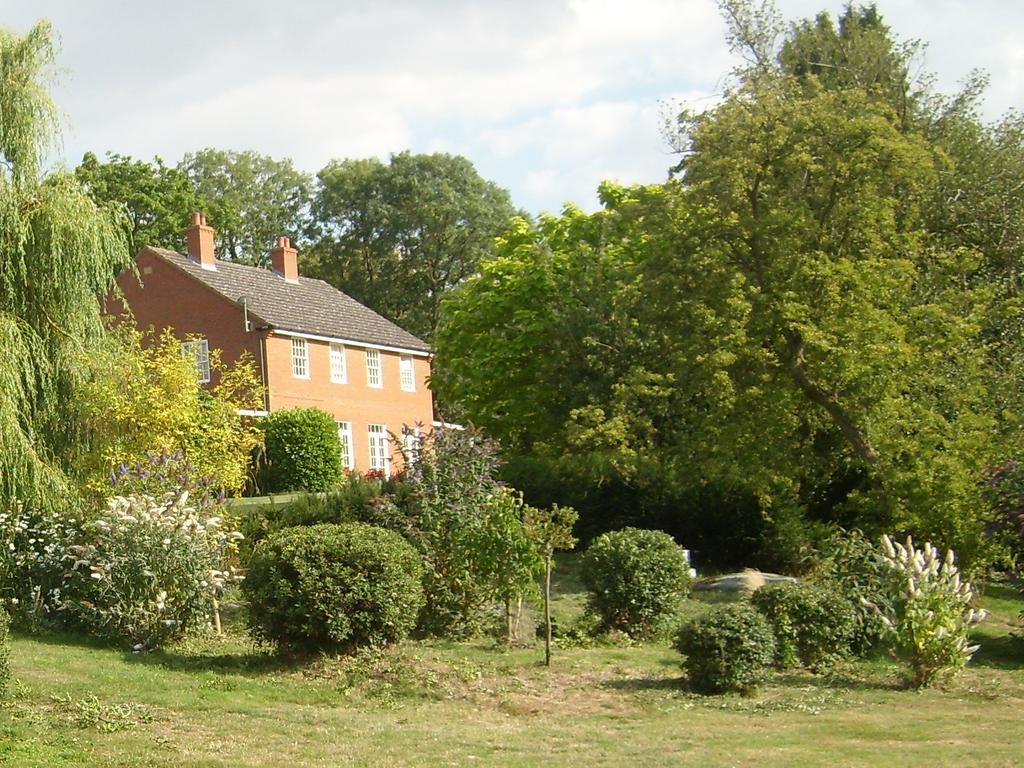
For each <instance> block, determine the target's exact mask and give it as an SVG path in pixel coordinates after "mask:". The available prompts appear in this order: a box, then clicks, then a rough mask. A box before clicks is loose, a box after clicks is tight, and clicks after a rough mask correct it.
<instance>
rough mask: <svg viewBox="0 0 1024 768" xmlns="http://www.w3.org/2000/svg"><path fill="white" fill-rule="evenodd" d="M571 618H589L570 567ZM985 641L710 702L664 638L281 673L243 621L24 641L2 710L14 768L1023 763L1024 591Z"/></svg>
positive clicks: (779, 680)
mask: <svg viewBox="0 0 1024 768" xmlns="http://www.w3.org/2000/svg"><path fill="white" fill-rule="evenodd" d="M563 571H564V572H563V573H562V574H561V576H560V578H559V580H558V586H559V589H560V592H559V601H558V604H557V609H558V612H559V613H558V615H559V618H560V621H562V622H563V623H564V624H566V625H568V624H571V622H572V621H574V620H575V618H576V617H578V615H579V612H580V611H581V608H582V599H581V596H580V594H579V584H578V582H577V581H576V579H575V575H574V573H573V569H572V568H565V569H563ZM985 599H986V603H987V607H988V608H989V609H990V610H992V611H993V616H992V619H991V620H990V622H988V623H987V624H983V625H981V627H980V628H979V632H978V635H979V639H980V640H981V642H982V644H983V647H982V650H981V651H980V652H979V654H978V655H977V657H976V660H975V662H974V663H972V665H971V667H970V668H969V669H968V670H967V671H966V672H965V673H964V674H963V675H962V676H961V677H960V678H959V679H958V680H957V681H955V682H953V683H951V684H949V685H948V686H947V687H946V688H944V689H936V690H929V691H925V692H920V693H918V692H913V691H908V690H906V689H904V688H903V686H902V668H901V667H899V666H897V665H895V664H894V663H892V662H890V661H888V660H884V659H877V660H873V661H866V662H857V663H852V664H850V665H848V666H846V667H843V668H842V669H839V670H836V671H835V672H834V673H833V674H832V675H831V677H829V678H827V679H826V678H821V677H814V676H811V675H809V674H806V673H801V672H797V673H786V674H780V675H778V676H777V677H776V678H775V680H774V681H773V682H772V683H771V684H770V685H768V686H767V687H765V688H764V689H763V690H762V691H761V692H759V693H758V694H757V695H756V696H754V697H751V698H743V697H735V696H724V697H710V698H703V697H700V696H696V695H693V694H690V693H689V692H688V691H687V690H686V689H685V685H684V681H683V680H682V679H681V670H680V667H679V657H678V656H677V654H675V653H674V652H673V651H672V650H671V649H669V648H668V647H667V646H666V645H659V644H645V645H638V646H633V647H598V648H560V649H556V651H555V656H554V664H553V666H552V667H551V668H550V669H545V668H544V667H543V666H541V665H540V664H539V663H538V662H539V659H540V658H541V655H542V654H541V650H540V648H539V647H538V648H530V649H519V650H513V651H505V650H502V649H500V648H497V647H496V646H494V645H493V644H491V643H487V642H478V643H463V644H454V643H443V642H409V643H405V644H403V645H402V646H400V647H397V648H394V649H390V650H388V651H386V652H376V653H363V654H359V655H357V656H354V657H351V658H343V659H334V658H322V659H318V660H315V661H313V662H310V663H305V664H297V663H288V662H285V661H282V660H280V659H277V658H275V657H274V656H272V655H270V654H268V653H266V652H265V651H264V650H263V649H260V648H258V647H256V646H254V645H253V644H252V643H250V642H249V640H248V639H247V638H246V637H245V635H244V634H243V633H242V632H241V630H240V628H239V627H237V626H236V627H231V628H229V630H230V631H229V633H228V636H227V637H226V638H222V639H218V638H214V637H202V638H193V639H190V640H188V641H186V642H183V643H182V644H180V645H178V646H177V647H175V648H173V649H170V650H167V651H164V652H159V653H149V654H133V653H127V652H123V651H119V650H115V649H110V648H104V647H101V646H96V645H93V644H90V643H84V642H81V641H79V640H76V639H75V638H71V637H64V636H48V637H27V636H17V635H16V636H15V638H14V643H13V655H12V667H13V675H14V678H15V682H14V683H13V684H12V686H11V690H10V694H11V695H10V696H9V699H10V701H9V703H8V704H7V705H5V706H4V707H3V708H2V709H0V765H10V766H26V767H29V766H32V767H34V766H123V767H124V768H128V767H132V768H137V767H138V768H141V767H142V766H193V767H196V768H198V767H199V766H203V767H210V768H212V767H214V766H218V767H219V766H224V767H227V766H232V767H233V768H234V767H244V766H266V765H301V766H366V767H370V766H381V767H383V766H453V765H454V766H464V765H481V766H488V765H501V766H564V765H569V764H572V763H576V762H580V761H585V763H586V764H587V766H588V768H591V767H597V766H620V765H629V764H633V765H679V766H687V765H694V766H732V765H758V766H793V765H799V766H818V765H821V766H826V765H828V766H832V765H837V764H838V765H844V766H862V765H863V766H869V765H879V766H883V765H884V766H887V765H892V764H894V763H895V762H897V761H898V762H901V763H911V762H915V761H921V762H926V763H927V764H930V765H938V766H943V765H972V766H1002V765H1006V766H1010V765H1017V764H1019V762H1020V750H1021V744H1024V719H1022V718H1021V717H1020V713H1021V711H1022V707H1024V673H1022V671H1021V670H1022V667H1024V641H1021V640H1019V639H1015V638H1013V637H1011V632H1013V631H1015V630H1017V624H1016V622H1017V617H1018V615H1019V613H1020V611H1021V610H1022V608H1024V602H1022V600H1021V599H1020V596H1019V592H1017V591H1015V590H1013V589H1010V588H1009V587H1005V586H994V587H992V588H990V589H989V590H988V593H987V595H986V598H985Z"/></svg>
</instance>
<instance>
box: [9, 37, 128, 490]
mask: <svg viewBox="0 0 1024 768" xmlns="http://www.w3.org/2000/svg"><path fill="white" fill-rule="evenodd" d="M53 62H54V46H53V39H52V32H51V29H50V27H49V25H48V24H46V23H45V22H42V23H39V24H37V25H36V26H35V27H33V28H32V29H31V31H29V32H28V33H27V34H25V35H19V34H16V33H13V32H10V31H8V30H4V29H0V350H2V354H0V509H3V508H5V507H7V506H9V505H10V504H12V503H13V501H14V500H22V501H25V502H28V503H31V504H36V505H44V506H55V505H56V504H57V503H58V502H60V501H61V500H64V499H67V498H69V497H72V496H73V495H74V494H73V493H72V489H71V488H70V487H69V483H68V480H67V475H66V473H65V468H66V465H67V461H68V458H69V457H70V456H72V455H74V454H75V453H77V452H78V451H80V450H81V449H82V447H83V446H84V445H86V444H87V441H88V435H87V434H86V430H85V427H84V425H83V424H81V423H77V421H76V419H75V418H74V417H73V416H72V414H73V413H74V411H73V410H72V408H71V407H70V406H71V405H72V404H73V403H74V402H75V399H76V397H78V396H80V394H81V391H82V390H81V387H82V384H83V383H84V380H85V377H86V376H87V375H88V373H87V371H88V366H87V365H85V362H86V361H87V360H88V359H89V357H90V352H91V351H92V350H94V349H96V347H97V345H98V344H100V343H102V340H103V336H104V327H103V321H102V316H101V301H102V297H103V296H104V295H105V294H106V293H107V291H109V290H110V288H111V286H112V284H113V278H114V275H115V274H116V273H117V271H118V270H119V269H121V268H122V267H123V266H125V265H126V264H127V263H128V260H129V254H128V248H127V242H126V239H125V235H124V228H123V227H122V226H121V225H120V222H119V221H118V214H117V213H116V212H114V211H113V210H112V209H109V210H108V209H103V208H100V207H97V205H96V204H95V203H93V202H92V201H91V200H90V199H89V197H88V196H87V195H86V194H85V193H84V192H83V191H82V189H81V187H80V186H79V184H78V183H77V182H76V181H75V178H74V176H72V175H71V174H69V173H67V172H65V171H62V170H58V171H54V172H49V173H47V172H44V167H43V161H44V159H45V157H46V155H47V153H48V152H49V150H50V149H52V148H53V147H54V146H55V144H56V142H57V141H58V138H59V137H58V121H57V112H56V108H55V106H54V104H53V101H52V100H51V99H50V96H49V93H48V90H47V87H48V84H49V83H50V82H51V80H52V77H53V73H54V67H53Z"/></svg>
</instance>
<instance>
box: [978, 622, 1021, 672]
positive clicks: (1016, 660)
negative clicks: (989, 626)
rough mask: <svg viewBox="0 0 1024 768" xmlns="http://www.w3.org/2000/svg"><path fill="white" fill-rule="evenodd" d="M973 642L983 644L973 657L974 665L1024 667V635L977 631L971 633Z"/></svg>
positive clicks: (1012, 668)
mask: <svg viewBox="0 0 1024 768" xmlns="http://www.w3.org/2000/svg"><path fill="white" fill-rule="evenodd" d="M971 642H973V643H977V644H978V645H980V646H981V648H979V649H978V652H977V653H975V654H974V657H973V658H972V659H971V666H972V667H988V668H990V669H1009V670H1015V669H1021V668H1024V637H1021V636H1019V635H992V634H989V633H987V632H984V631H977V632H974V633H972V634H971Z"/></svg>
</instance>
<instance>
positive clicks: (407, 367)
mask: <svg viewBox="0 0 1024 768" xmlns="http://www.w3.org/2000/svg"><path fill="white" fill-rule="evenodd" d="M398 362H399V366H400V368H401V382H402V390H403V391H405V392H415V391H416V365H415V363H413V359H412V355H402V356H401V357H400V358H399V359H398Z"/></svg>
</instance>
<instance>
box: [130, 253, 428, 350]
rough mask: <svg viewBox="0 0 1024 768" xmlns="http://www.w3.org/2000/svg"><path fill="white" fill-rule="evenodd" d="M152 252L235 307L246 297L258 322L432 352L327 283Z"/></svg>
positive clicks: (319, 334) (244, 266) (224, 263)
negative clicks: (209, 265) (291, 279)
mask: <svg viewBox="0 0 1024 768" xmlns="http://www.w3.org/2000/svg"><path fill="white" fill-rule="evenodd" d="M149 250H151V251H153V252H154V253H156V254H157V255H158V256H160V257H161V258H163V259H164V260H166V261H167V262H169V263H170V264H172V265H174V266H175V267H177V268H178V269H180V270H182V271H183V272H185V273H186V274H189V275H191V276H192V277H194V278H195V279H196V280H199V281H200V282H202V283H204V284H205V285H207V286H209V287H210V288H212V289H213V290H214V291H216V292H217V293H219V294H221V295H222V296H224V297H226V298H227V299H229V300H231V301H233V302H237V301H238V299H239V298H240V297H242V296H247V297H248V298H249V300H250V301H249V314H250V315H251V316H255V317H254V318H253V319H254V322H257V323H258V321H259V320H263V321H264V322H265V323H266V324H267V325H270V326H271V327H272V328H275V329H277V330H282V331H294V332H296V333H309V334H313V335H316V336H330V337H332V338H339V339H350V340H352V341H362V342H365V343H368V344H380V345H383V346H389V347H401V348H402V349H410V350H416V351H420V352H429V351H430V347H429V346H428V345H427V343H426V342H425V341H422V340H421V339H418V338H416V337H415V336H413V335H412V334H411V333H408V332H406V331H404V330H402V329H401V328H399V327H398V326H397V325H395V324H394V323H392V322H391V321H390V320H388V319H387V318H385V317H382V316H381V315H378V314H377V313H376V312H374V311H373V310H372V309H370V308H369V307H366V306H363V305H362V304H360V303H359V302H358V301H356V300H355V299H353V298H352V297H351V296H348V295H346V294H344V293H342V292H341V291H339V290H338V289H337V288H335V287H334V286H332V285H329V284H328V283H325V282H324V281H323V280H315V279H313V278H310V277H302V276H301V275H300V276H299V282H298V283H287V282H285V280H284V279H283V278H282V277H281V276H280V275H278V274H276V273H274V272H271V271H270V270H269V269H261V268H259V267H249V266H246V265H244V264H234V263H232V262H227V261H218V262H217V269H216V270H212V269H203V268H202V267H200V266H199V264H197V263H196V262H195V261H193V260H192V259H190V258H189V257H187V256H183V255H182V254H180V253H177V252H175V251H168V250H166V249H164V248H153V247H152V246H149Z"/></svg>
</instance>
